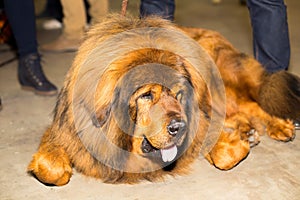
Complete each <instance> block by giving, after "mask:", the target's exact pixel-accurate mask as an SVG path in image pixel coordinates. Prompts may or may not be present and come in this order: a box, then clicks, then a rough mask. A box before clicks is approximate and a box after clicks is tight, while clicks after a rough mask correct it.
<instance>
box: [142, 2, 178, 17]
mask: <svg viewBox="0 0 300 200" xmlns="http://www.w3.org/2000/svg"><path fill="white" fill-rule="evenodd" d="M174 12H175V1H174V0H141V6H140V15H141V17H146V16H151V15H157V16H161V17H163V18H165V19H168V20H171V21H173V20H174Z"/></svg>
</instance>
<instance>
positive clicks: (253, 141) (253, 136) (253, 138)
mask: <svg viewBox="0 0 300 200" xmlns="http://www.w3.org/2000/svg"><path fill="white" fill-rule="evenodd" d="M247 135H248V142H249V144H250V147H254V146H256V145H257V144H258V143H259V142H260V141H259V135H258V132H257V131H256V130H255V129H253V128H252V129H251V130H250V131H249V132H248V133H247Z"/></svg>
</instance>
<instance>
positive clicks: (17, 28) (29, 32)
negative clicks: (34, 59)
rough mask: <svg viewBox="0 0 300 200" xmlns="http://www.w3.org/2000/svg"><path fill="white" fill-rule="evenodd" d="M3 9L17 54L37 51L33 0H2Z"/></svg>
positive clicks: (23, 54)
mask: <svg viewBox="0 0 300 200" xmlns="http://www.w3.org/2000/svg"><path fill="white" fill-rule="evenodd" d="M4 10H5V13H6V15H7V18H8V21H9V23H10V26H11V28H12V31H13V34H14V37H15V39H16V43H17V47H18V53H19V56H20V57H23V56H25V55H28V54H31V53H37V38H36V26H35V13H34V3H33V0H4Z"/></svg>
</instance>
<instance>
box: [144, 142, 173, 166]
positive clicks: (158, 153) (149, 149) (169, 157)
mask: <svg viewBox="0 0 300 200" xmlns="http://www.w3.org/2000/svg"><path fill="white" fill-rule="evenodd" d="M142 151H143V153H145V154H146V155H148V156H150V157H152V158H154V159H158V158H160V160H162V161H163V162H165V163H167V162H172V161H174V160H175V159H176V156H177V155H178V146H177V145H176V144H173V145H170V146H168V147H166V148H163V149H157V148H155V147H154V146H152V145H151V143H150V142H149V141H148V140H147V138H146V137H144V139H143V142H142Z"/></svg>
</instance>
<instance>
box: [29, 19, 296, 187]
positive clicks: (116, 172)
mask: <svg viewBox="0 0 300 200" xmlns="http://www.w3.org/2000/svg"><path fill="white" fill-rule="evenodd" d="M54 112H55V113H54V119H53V123H52V125H51V126H50V127H48V128H47V130H46V132H45V134H44V136H43V138H42V140H41V144H40V146H39V149H38V152H37V153H35V154H34V155H33V159H32V161H31V162H30V164H29V166H28V172H29V173H31V174H32V175H34V176H35V177H36V178H37V179H38V180H40V181H41V182H43V183H45V184H49V185H58V186H59V185H64V184H67V183H68V182H69V180H70V178H71V176H72V168H75V169H76V170H77V171H78V172H80V173H82V174H85V175H87V176H91V177H95V178H99V179H101V180H102V181H103V182H107V183H137V182H139V181H142V180H148V181H157V180H163V178H164V177H165V175H171V176H173V175H178V174H186V173H187V172H188V171H189V166H190V165H191V163H192V162H193V161H194V160H195V159H197V158H198V157H199V156H200V155H203V156H204V157H205V158H206V159H207V160H208V161H209V162H210V163H211V164H212V165H214V166H215V167H216V168H219V169H222V170H228V169H231V168H233V167H234V166H236V165H237V164H238V163H239V162H240V161H242V160H243V159H244V158H245V157H246V156H247V155H248V153H249V151H250V148H251V147H253V146H255V145H256V144H258V143H259V137H260V136H261V135H263V134H264V133H266V134H267V135H269V136H270V137H271V138H273V139H275V140H279V141H284V142H287V141H291V140H293V139H294V137H295V130H294V129H295V125H294V123H295V122H297V121H299V119H300V80H299V78H298V77H296V76H295V75H292V74H290V73H288V72H286V71H280V72H277V73H272V74H269V73H267V72H266V71H265V70H264V68H263V67H262V65H261V64H260V63H258V62H257V61H256V60H255V59H254V58H252V57H250V56H248V55H246V54H244V53H241V52H239V51H238V50H237V49H235V48H234V47H233V46H232V45H231V44H230V43H229V42H228V41H227V40H226V39H225V38H223V37H222V36H221V35H220V34H218V33H217V32H214V31H210V30H204V29H198V28H187V27H179V26H176V25H174V24H172V23H171V22H169V21H166V20H163V19H159V18H146V19H136V18H133V17H124V16H118V15H113V16H109V17H108V18H107V19H105V20H104V21H103V22H102V23H100V24H98V25H95V26H94V27H93V28H91V29H90V31H89V32H88V33H87V36H86V38H85V40H84V42H83V44H82V45H81V47H80V48H79V51H78V53H77V55H76V57H75V60H74V62H73V65H72V67H71V68H70V70H69V72H68V73H67V75H66V79H65V82H64V86H63V88H62V90H61V92H60V95H59V97H58V100H57V104H56V108H55V111H54Z"/></svg>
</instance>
